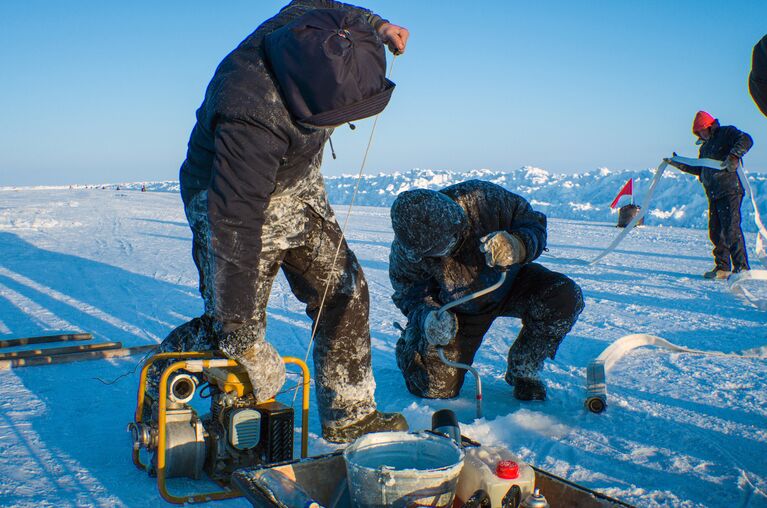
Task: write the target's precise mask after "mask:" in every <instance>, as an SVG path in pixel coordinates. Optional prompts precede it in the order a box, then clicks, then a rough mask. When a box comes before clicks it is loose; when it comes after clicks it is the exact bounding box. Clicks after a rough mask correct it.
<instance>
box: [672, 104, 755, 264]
mask: <svg viewBox="0 0 767 508" xmlns="http://www.w3.org/2000/svg"><path fill="white" fill-rule="evenodd" d="M692 132H693V134H695V135H696V136H697V137H698V144H700V145H701V147H700V151H699V153H698V157H699V158H701V159H702V158H707V159H716V160H720V161H722V169H712V168H708V167H702V166H688V165H686V164H682V163H679V162H675V161H673V160H671V159H664V160H665V161H666V162H668V163H669V164H670V165H672V166H674V167H676V168H678V169H680V170H682V171H684V172H685V173H690V174H691V175H695V176H697V177H698V179H699V180H700V181H701V183H702V184H703V188H704V189H705V190H706V196H707V197H708V236H709V238H710V239H711V243H713V244H714V251H713V252H714V263H715V265H714V268H713V269H711V270H710V271H708V272H706V273H704V274H703V277H705V278H706V279H726V278H727V277H729V276H730V274H731V273H738V272H742V271H744V270H748V269H749V264H748V253H747V252H746V242H745V240H744V238H743V230H742V229H741V227H740V206H741V204H742V202H743V195H744V191H743V185H742V184H741V183H740V178H739V177H738V166H740V163H741V159H742V158H743V156H744V155H745V154H746V152H748V151H749V149H751V146H752V145H753V144H754V142H753V140H752V139H751V136H749V135H748V134H746V133H745V132H743V131H740V130H738V129H737V128H735V127H733V126H732V125H725V126H720V125H719V120H717V119H715V118H714V117H713V116H711V115H710V114H708V113H706V112H705V111H698V113H697V114H696V115H695V120H694V121H693V124H692Z"/></svg>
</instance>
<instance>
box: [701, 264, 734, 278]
mask: <svg viewBox="0 0 767 508" xmlns="http://www.w3.org/2000/svg"><path fill="white" fill-rule="evenodd" d="M730 273H731V272H730V271H729V270H725V269H724V268H720V267H718V266H716V267H714V269H713V270H711V271H708V272H706V273H704V274H703V278H704V279H726V278H727V277H729V276H730Z"/></svg>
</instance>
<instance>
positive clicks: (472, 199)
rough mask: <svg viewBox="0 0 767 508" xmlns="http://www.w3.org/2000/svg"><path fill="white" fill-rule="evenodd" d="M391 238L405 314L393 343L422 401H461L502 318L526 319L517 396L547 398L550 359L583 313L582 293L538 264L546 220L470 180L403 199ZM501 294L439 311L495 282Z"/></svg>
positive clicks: (510, 363) (517, 346)
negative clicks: (470, 369)
mask: <svg viewBox="0 0 767 508" xmlns="http://www.w3.org/2000/svg"><path fill="white" fill-rule="evenodd" d="M391 219H392V226H393V228H394V242H393V243H392V248H391V254H390V258H389V278H390V279H391V284H392V287H393V288H394V294H393V295H392V299H393V300H394V303H395V305H396V306H397V307H398V308H399V309H400V310H401V311H402V313H403V314H404V315H405V316H406V317H407V320H408V321H407V327H406V328H405V331H404V332H403V334H402V337H401V338H400V339H399V341H398V342H397V347H396V356H397V365H398V366H399V368H400V370H401V371H402V374H403V376H404V377H405V384H406V385H407V388H408V390H409V391H410V392H411V393H412V394H414V395H417V396H419V397H426V398H440V399H441V398H449V397H455V396H456V395H458V393H459V392H460V390H461V386H462V385H463V381H464V376H465V374H466V371H465V370H462V369H456V368H453V367H448V366H447V365H445V364H444V363H443V362H442V361H441V360H440V358H439V356H438V353H437V349H436V348H437V346H444V353H445V356H446V357H447V358H448V359H449V360H452V361H454V362H460V363H466V364H469V365H470V364H471V363H472V362H473V361H474V355H475V354H476V353H477V350H478V349H479V347H480V345H481V344H482V340H483V338H484V335H485V333H486V332H487V330H488V329H489V328H490V325H492V324H493V321H495V320H496V319H497V318H499V317H515V318H521V320H522V329H521V330H520V332H519V335H518V336H517V338H516V340H515V341H514V344H513V345H512V346H511V348H510V349H509V354H508V359H507V368H506V381H507V382H508V383H509V384H510V385H513V387H514V397H516V398H517V399H519V400H526V401H527V400H544V399H545V398H546V385H545V384H544V382H543V380H542V379H541V376H540V373H541V370H542V369H543V363H544V361H545V359H546V358H547V357H548V358H552V359H553V358H554V355H555V354H556V352H557V348H558V347H559V345H560V343H561V342H562V340H563V339H564V338H565V335H566V334H567V333H568V332H569V331H570V329H571V328H572V326H573V324H574V323H575V321H576V320H577V319H578V315H579V314H580V313H581V311H582V310H583V295H582V293H581V289H580V287H578V285H577V284H576V283H575V282H573V281H572V280H571V279H569V278H568V277H566V276H565V275H562V274H561V273H556V272H552V271H551V270H549V269H548V268H545V267H544V266H542V265H539V264H537V263H534V262H533V261H534V260H535V259H537V258H538V256H540V255H541V253H542V252H543V249H544V248H545V247H546V216H545V215H543V214H542V213H540V212H537V211H535V210H533V209H532V208H531V207H530V204H529V203H528V202H527V201H526V200H525V199H524V198H522V197H521V196H518V195H517V194H513V193H511V192H509V191H507V190H506V189H504V188H502V187H500V186H498V185H495V184H493V183H490V182H483V181H479V180H471V181H467V182H463V183H459V184H456V185H452V186H450V187H447V188H445V189H442V190H440V191H433V190H425V189H417V190H411V191H406V192H403V193H401V194H400V195H399V196H398V197H397V199H396V200H395V201H394V204H393V205H392V208H391ZM500 271H506V273H507V278H506V281H505V283H504V284H503V285H502V286H501V287H500V288H498V289H496V290H495V291H493V292H491V293H489V294H487V295H485V296H482V297H479V298H477V299H474V300H471V301H468V302H466V303H463V304H461V305H459V306H458V307H455V308H454V309H451V310H448V311H446V312H444V313H443V314H440V313H438V312H437V309H439V308H440V307H441V306H443V305H445V304H447V303H449V302H452V301H454V300H456V299H458V298H461V297H463V296H465V295H468V294H469V293H473V292H476V291H478V290H480V289H485V288H487V287H489V286H491V285H492V284H494V283H495V282H496V281H497V280H498V278H499V276H500Z"/></svg>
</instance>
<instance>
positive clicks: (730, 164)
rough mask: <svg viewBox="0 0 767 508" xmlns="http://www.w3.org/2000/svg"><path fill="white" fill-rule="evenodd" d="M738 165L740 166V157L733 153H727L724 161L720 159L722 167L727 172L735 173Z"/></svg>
mask: <svg viewBox="0 0 767 508" xmlns="http://www.w3.org/2000/svg"><path fill="white" fill-rule="evenodd" d="M738 166H740V159H739V158H737V157H735V156H734V155H728V156H727V158H726V159H724V161H722V169H724V170H725V171H727V172H728V173H737V171H738Z"/></svg>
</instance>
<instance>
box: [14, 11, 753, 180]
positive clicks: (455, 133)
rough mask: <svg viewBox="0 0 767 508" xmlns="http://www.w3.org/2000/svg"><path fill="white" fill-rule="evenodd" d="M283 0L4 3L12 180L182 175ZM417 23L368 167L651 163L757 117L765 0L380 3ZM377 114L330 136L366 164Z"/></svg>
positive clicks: (567, 167) (348, 163) (340, 163)
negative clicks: (755, 76) (246, 50)
mask: <svg viewBox="0 0 767 508" xmlns="http://www.w3.org/2000/svg"><path fill="white" fill-rule="evenodd" d="M282 5H284V2H282V1H279V2H273V1H266V0H250V1H243V0H229V1H222V2H215V3H214V2H209V1H201V0H186V1H171V0H164V1H160V2H150V1H145V0H136V1H131V2H104V1H92V0H79V1H74V0H60V1H56V2H52V1H41V0H25V1H6V2H2V3H0V108H1V110H2V118H3V120H4V126H3V128H2V136H0V185H39V184H66V183H101V182H119V181H137V180H170V179H175V178H176V177H177V173H178V167H179V165H180V163H181V161H182V160H183V158H184V154H185V150H186V142H187V139H188V135H189V132H190V131H191V128H192V126H193V124H194V111H195V109H196V108H197V107H198V106H199V103H200V101H201V99H202V96H203V93H204V90H205V86H206V85H207V83H208V81H209V79H210V77H211V76H212V74H213V71H214V70H215V67H216V65H217V64H218V62H219V61H220V60H221V58H223V57H224V56H225V55H226V54H227V53H228V52H229V51H231V49H233V48H234V47H235V46H236V45H237V44H238V43H239V42H240V41H241V40H242V39H243V38H245V36H247V35H248V34H249V33H250V32H251V31H252V30H253V29H255V27H256V26H257V25H258V24H259V23H261V22H262V21H263V20H264V19H266V18H267V17H269V16H271V15H272V14H274V13H275V12H276V11H277V10H278V9H279V8H280V7H281V6H282ZM363 5H364V6H366V7H368V8H371V9H372V10H374V11H375V12H377V13H379V14H381V15H382V16H383V17H386V18H388V19H390V20H391V21H392V22H395V23H398V24H401V25H404V26H406V27H408V28H409V29H410V31H411V39H410V44H409V46H408V51H407V53H406V54H405V55H404V56H402V57H400V58H397V59H396V64H395V66H394V74H393V80H394V81H395V82H396V83H397V90H396V91H395V94H394V96H393V98H392V102H391V104H390V106H389V107H388V108H387V109H386V110H385V111H384V113H383V115H382V116H381V118H380V120H379V125H378V132H377V134H376V138H375V142H374V146H373V148H372V151H371V154H370V157H369V159H368V163H367V167H366V173H376V172H378V171H387V172H388V171H395V170H406V169H410V168H413V167H421V168H435V169H456V170H464V169H472V168H493V169H513V168H517V167H520V166H523V165H535V166H539V167H542V168H545V169H547V170H550V171H554V172H572V171H585V170H590V169H594V168H597V167H603V166H604V167H609V168H612V169H630V170H641V169H644V168H647V167H651V166H655V165H657V163H658V162H659V160H660V159H661V158H662V157H664V156H666V155H668V154H670V152H671V151H673V150H676V151H677V152H679V153H680V154H683V155H688V156H692V155H695V154H697V150H696V147H695V146H694V145H693V142H694V139H693V137H692V134H691V132H690V125H691V123H692V118H693V115H694V114H695V112H696V111H697V110H698V109H706V110H707V111H709V112H710V113H712V114H713V115H714V116H717V117H718V118H720V119H721V121H722V123H723V124H734V125H736V126H738V127H739V128H741V129H742V130H745V131H747V132H749V133H750V134H751V135H752V136H753V137H754V139H755V147H754V148H753V149H752V151H751V152H750V153H749V154H748V155H747V157H746V164H747V167H748V168H749V169H751V170H767V118H764V117H763V116H761V114H760V113H759V112H758V110H757V109H756V107H755V106H754V104H753V103H752V101H751V98H750V96H749V95H748V90H747V84H746V83H747V76H748V72H749V69H750V63H751V62H750V59H751V48H752V47H753V45H754V43H755V42H756V41H757V40H759V39H760V38H761V37H762V36H763V35H764V34H765V32H767V22H765V20H767V1H764V0H752V1H748V0H741V1H738V0H731V1H728V2H723V1H709V0H697V1H684V0H681V1H680V0H675V1H673V2H669V1H667V0H666V1H660V0H645V1H642V2H637V1H629V0H626V1H619V0H613V1H607V0H604V1H591V0H583V1H577V2H573V1H553V0H552V1H543V0H542V1H540V2H521V1H500V0H498V1H477V2H471V3H470V2H465V1H464V2H452V1H436V0H429V1H425V0H409V1H405V0H370V1H368V2H366V3H365V4H363ZM371 123H372V122H371V121H369V120H368V121H363V122H360V123H359V128H358V129H357V130H356V131H354V132H352V131H350V130H349V129H348V128H341V129H339V130H337V132H336V133H335V134H334V136H333V141H334V144H335V148H336V152H337V153H338V159H337V160H335V161H334V160H332V159H331V158H330V157H329V153H328V154H327V155H326V158H325V167H324V171H325V173H326V174H340V173H356V172H357V170H358V169H359V165H360V162H361V159H362V154H363V152H364V148H365V144H366V143H367V138H368V133H369V128H370V125H371Z"/></svg>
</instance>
